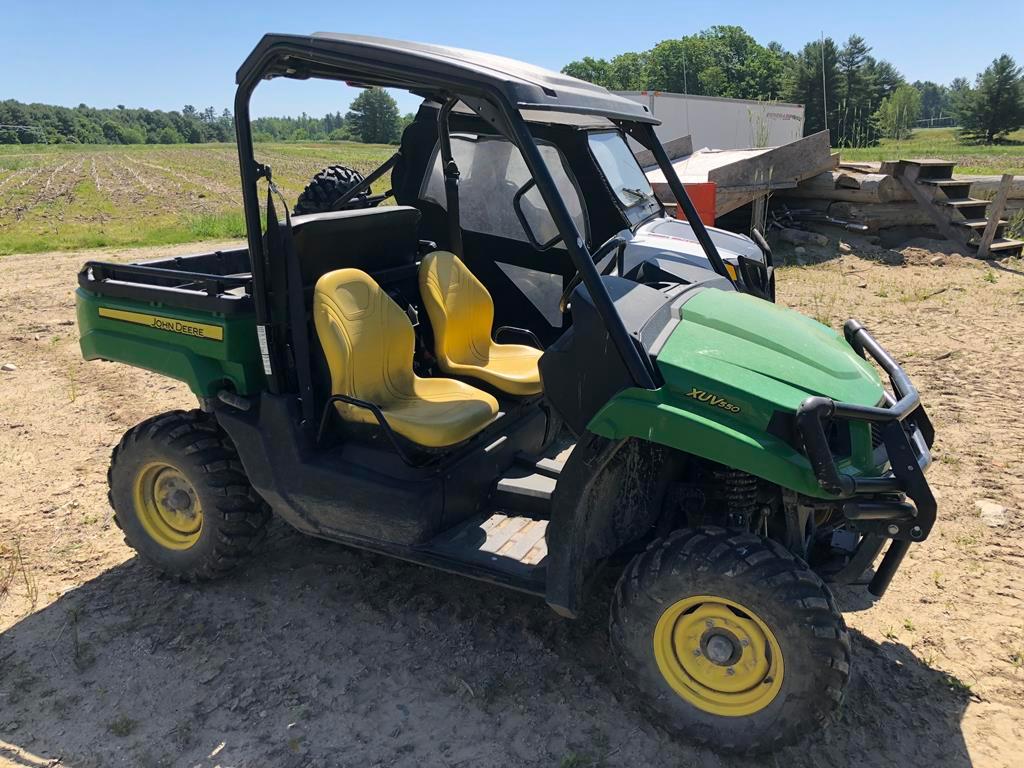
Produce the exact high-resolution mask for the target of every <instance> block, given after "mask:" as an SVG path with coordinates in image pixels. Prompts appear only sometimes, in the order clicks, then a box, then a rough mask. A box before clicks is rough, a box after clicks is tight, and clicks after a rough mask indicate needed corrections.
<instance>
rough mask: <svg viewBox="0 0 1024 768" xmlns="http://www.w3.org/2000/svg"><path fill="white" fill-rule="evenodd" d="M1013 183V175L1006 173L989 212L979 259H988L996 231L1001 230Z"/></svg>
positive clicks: (979, 244)
mask: <svg viewBox="0 0 1024 768" xmlns="http://www.w3.org/2000/svg"><path fill="white" fill-rule="evenodd" d="M1012 182H1013V174H1010V173H1004V174H1003V178H1002V180H1001V182H1000V184H999V191H998V192H996V196H995V199H994V200H993V201H992V208H991V209H989V212H988V225H987V226H986V227H985V231H984V232H983V233H982V235H981V240H980V241H979V242H978V258H979V259H987V258H988V254H989V250H990V249H991V247H992V241H993V240H994V239H995V237H996V230H997V229H998V228H999V220H1000V219H1001V218H1002V217H1003V211H1004V210H1005V209H1006V198H1007V197H1009V195H1010V184H1011V183H1012Z"/></svg>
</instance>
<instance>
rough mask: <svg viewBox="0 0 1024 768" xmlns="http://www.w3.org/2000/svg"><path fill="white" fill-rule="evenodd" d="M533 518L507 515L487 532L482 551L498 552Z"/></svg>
mask: <svg viewBox="0 0 1024 768" xmlns="http://www.w3.org/2000/svg"><path fill="white" fill-rule="evenodd" d="M531 522H532V520H531V519H530V518H528V517H506V518H505V519H504V520H502V521H501V522H500V523H499V524H498V525H497V526H495V527H494V528H492V529H491V530H489V531H488V532H487V541H485V542H484V543H483V545H482V546H481V547H480V551H481V552H491V553H492V554H494V553H497V551H498V550H499V549H501V548H502V547H503V546H505V544H506V543H507V542H508V540H509V539H511V538H512V537H513V536H515V535H516V534H517V533H519V532H520V531H521V530H522V529H523V528H525V527H526V526H527V525H529V524H530V523H531Z"/></svg>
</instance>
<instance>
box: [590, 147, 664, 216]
mask: <svg viewBox="0 0 1024 768" xmlns="http://www.w3.org/2000/svg"><path fill="white" fill-rule="evenodd" d="M587 139H588V141H589V143H590V152H591V154H593V155H594V159H595V160H596V161H597V164H598V165H599V166H600V167H601V172H602V173H603V174H604V177H605V179H607V180H608V184H609V186H611V188H612V191H613V192H614V193H615V196H616V197H618V199H619V202H621V203H622V204H623V205H624V206H626V207H627V208H629V207H630V206H633V205H636V204H637V203H641V202H644V203H654V202H655V198H654V190H653V189H652V188H651V184H650V182H649V181H647V176H646V175H644V172H643V170H642V169H641V168H640V165H639V164H638V163H637V161H636V158H635V157H634V156H633V152H632V151H631V150H630V148H629V145H628V144H626V140H625V139H623V138H622V134H620V133H618V131H601V132H598V133H591V134H590V135H589V136H588V137H587Z"/></svg>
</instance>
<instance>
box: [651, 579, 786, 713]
mask: <svg viewBox="0 0 1024 768" xmlns="http://www.w3.org/2000/svg"><path fill="white" fill-rule="evenodd" d="M654 655H655V660H656V661H657V663H658V668H659V669H660V670H661V673H662V675H663V676H664V677H665V680H666V682H668V684H669V685H670V686H671V687H672V689H673V690H674V691H675V692H676V693H677V694H679V696H681V697H682V698H683V699H685V700H686V701H688V702H690V703H691V704H693V705H694V706H696V707H697V708H699V709H701V710H703V711H705V712H710V713H712V714H716V715H722V716H726V717H739V716H743V715H749V714H753V713H754V712H757V711H759V710H761V709H763V708H764V707H766V706H768V705H769V704H770V703H771V702H772V701H773V700H774V699H775V697H776V696H777V695H778V692H779V690H780V689H781V687H782V678H783V660H782V650H781V648H780V646H779V643H778V640H777V639H776V638H775V635H774V634H773V633H772V631H771V630H770V629H769V628H768V626H767V625H766V624H765V623H764V621H762V620H761V619H760V618H759V617H758V616H757V615H756V614H755V613H753V612H752V611H750V610H748V609H747V608H745V607H744V606H742V605H740V604H739V603H736V602H734V601H732V600H727V599H725V598H721V597H714V596H710V595H700V596H694V597H688V598H685V599H683V600H680V601H678V602H676V603H674V604H673V605H671V606H670V607H669V608H668V609H667V610H666V611H665V612H664V613H663V614H662V616H661V618H660V619H659V621H658V624H657V626H656V628H655V632H654Z"/></svg>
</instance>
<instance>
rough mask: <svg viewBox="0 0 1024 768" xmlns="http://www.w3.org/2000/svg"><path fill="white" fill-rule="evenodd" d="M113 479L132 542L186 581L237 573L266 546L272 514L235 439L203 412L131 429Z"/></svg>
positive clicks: (117, 453) (114, 497) (119, 516)
mask: <svg viewBox="0 0 1024 768" xmlns="http://www.w3.org/2000/svg"><path fill="white" fill-rule="evenodd" d="M107 480H108V483H109V486H110V491H109V499H110V505H111V506H112V507H113V509H114V521H115V522H116V523H117V525H118V527H120V528H121V530H122V531H123V532H124V538H125V543H127V544H128V546H130V547H131V548H132V549H134V550H135V551H136V552H137V553H138V554H139V556H140V557H141V558H142V559H143V560H145V561H146V562H148V563H149V564H150V565H152V566H153V567H155V568H156V569H157V570H159V571H161V572H162V573H164V574H167V575H169V576H173V577H176V578H179V579H183V580H186V581H198V580H206V579H212V578H216V577H218V576H221V575H223V574H224V573H226V572H228V571H230V570H231V569H232V568H234V567H235V566H236V565H238V564H239V563H240V562H241V561H242V560H244V559H245V558H246V557H248V556H249V555H250V554H251V553H252V551H253V549H254V548H255V547H256V545H257V544H259V542H260V541H261V540H262V538H263V534H264V532H265V529H266V526H267V523H268V521H269V519H270V513H269V510H268V508H267V506H266V505H265V504H264V503H263V501H262V500H261V499H260V498H259V497H258V496H257V495H256V493H255V491H253V489H252V486H251V485H249V481H248V479H247V478H246V476H245V470H244V469H243V468H242V464H241V462H240V461H239V459H238V453H237V452H236V451H235V446H234V444H233V443H232V442H231V439H230V438H229V437H228V436H227V434H225V432H224V431H223V430H222V429H221V428H220V425H218V424H217V422H216V421H215V420H214V419H213V418H211V417H210V416H207V415H206V414H204V413H203V412H201V411H188V412H186V411H171V412H170V413H165V414H162V415H160V416H155V417H153V418H151V419H147V420H146V421H144V422H142V423H141V424H139V425H138V426H136V427H133V428H132V429H130V430H128V432H126V433H125V435H124V437H122V438H121V442H120V443H119V444H118V445H117V447H116V448H114V451H113V454H112V455H111V458H110V470H109V471H108V473H107Z"/></svg>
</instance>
